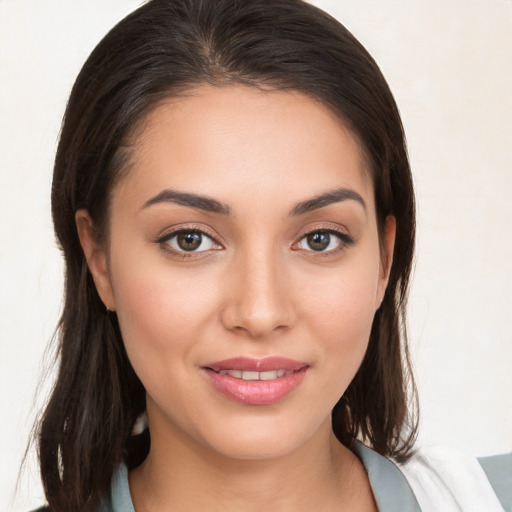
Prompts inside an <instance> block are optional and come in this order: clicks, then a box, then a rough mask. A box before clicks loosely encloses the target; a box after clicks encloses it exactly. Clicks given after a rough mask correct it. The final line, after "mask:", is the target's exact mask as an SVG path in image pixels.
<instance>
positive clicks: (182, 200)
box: [142, 188, 230, 215]
mask: <svg viewBox="0 0 512 512" xmlns="http://www.w3.org/2000/svg"><path fill="white" fill-rule="evenodd" d="M158 203H175V204H179V205H182V206H188V207H189V208H198V209H199V210H205V211H207V212H213V213H221V214H223V215H229V213H230V209H229V206H228V205H227V204H224V203H221V202H220V201H217V200H216V199H212V198H211V197H207V196H201V195H197V194H190V193H187V192H179V191H177V190H172V189H170V188H168V189H165V190H162V192H160V193H158V194H157V195H156V196H154V197H152V198H151V199H148V200H147V201H146V202H145V203H144V204H143V206H142V208H147V207H148V206H151V205H154V204H158Z"/></svg>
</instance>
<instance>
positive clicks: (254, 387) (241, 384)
mask: <svg viewBox="0 0 512 512" xmlns="http://www.w3.org/2000/svg"><path fill="white" fill-rule="evenodd" d="M308 368H309V365H308V364H307V363H304V362H301V361H295V360H293V359H288V358H285V357H266V358H263V359H253V358H248V357H235V358H232V359H225V360H223V361H216V362H212V363H208V364H206V365H204V366H203V367H202V370H203V372H204V373H205V374H206V376H207V377H208V379H209V381H210V383H211V384H212V385H213V387H214V388H215V389H216V390H217V391H219V392H220V393H221V394H223V395H224V396H225V397H227V398H229V399H231V400H233V401H235V402H239V403H244V404H247V405H270V404H273V403H276V402H278V401H280V400H282V399H283V398H285V397H286V396H287V395H289V394H290V393H292V391H294V390H295V389H296V388H297V387H298V386H299V385H300V383H301V382H302V381H303V379H304V377H305V376H306V373H307V370H308ZM222 370H238V371H250V372H269V371H277V370H285V371H286V374H285V375H284V376H282V377H277V378H274V379H270V380H244V379H242V378H238V377H234V376H231V375H226V374H222V373H219V372H220V371H222Z"/></svg>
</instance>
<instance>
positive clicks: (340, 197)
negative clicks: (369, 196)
mask: <svg viewBox="0 0 512 512" xmlns="http://www.w3.org/2000/svg"><path fill="white" fill-rule="evenodd" d="M347 200H353V201H357V202H358V203H359V204H360V205H361V206H362V207H363V209H364V211H365V212H366V203H365V201H364V199H363V198H362V197H361V195H360V194H359V193H357V192H356V191H355V190H352V189H349V188H337V189H334V190H330V191H328V192H325V193H323V194H320V195H318V196H315V197H313V198H311V199H308V200H307V201H303V202H301V203H298V204H297V205H296V206H295V207H294V208H293V209H292V210H291V211H290V213H289V214H288V215H289V216H295V215H302V214H304V213H307V212H311V211H313V210H318V209H319V208H324V207H325V206H329V205H330V204H333V203H339V202H341V201H347Z"/></svg>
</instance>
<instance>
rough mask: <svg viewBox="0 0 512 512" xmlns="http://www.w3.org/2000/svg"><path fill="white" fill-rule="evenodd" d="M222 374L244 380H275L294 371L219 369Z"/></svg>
mask: <svg viewBox="0 0 512 512" xmlns="http://www.w3.org/2000/svg"><path fill="white" fill-rule="evenodd" d="M219 373H220V374H221V375H230V376H231V377H236V378H237V379H242V380H273V379H278V378H280V377H286V376H288V375H291V374H292V373H293V370H270V371H268V372H253V371H248V370H244V371H242V370H219Z"/></svg>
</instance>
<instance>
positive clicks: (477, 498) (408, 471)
mask: <svg viewBox="0 0 512 512" xmlns="http://www.w3.org/2000/svg"><path fill="white" fill-rule="evenodd" d="M399 469H400V471H402V473H403V474H404V476H405V477H406V479H407V481H408V482H409V485H410V486H411V488H412V490H413V491H414V494H415V495H416V498H417V499H418V502H419V504H420V506H421V510H422V512H430V511H432V512H434V511H438V510H443V511H446V512H451V511H452V510H453V511H454V512H455V511H457V512H458V511H464V512H466V511H468V512H472V511H475V512H476V511H481V510H485V511H486V512H503V506H504V505H503V506H502V504H501V503H500V500H499V499H498V497H497V495H496V492H495V490H494V489H493V486H492V485H491V483H490V481H489V478H488V476H487V474H486V472H485V471H484V469H483V466H482V465H481V464H480V463H479V462H478V460H477V459H476V458H475V457H473V456H472V455H470V454H468V453H465V452H464V451H461V450H458V449H455V448H453V447H448V446H429V447H423V448H420V449H418V450H417V451H416V453H415V454H414V456H413V457H412V458H411V459H410V460H409V461H408V462H407V463H405V464H401V465H399ZM500 498H501V496H500ZM507 510H509V509H507Z"/></svg>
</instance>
